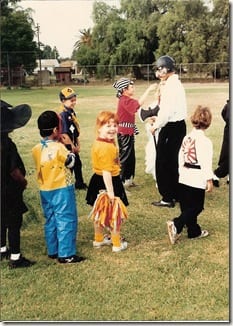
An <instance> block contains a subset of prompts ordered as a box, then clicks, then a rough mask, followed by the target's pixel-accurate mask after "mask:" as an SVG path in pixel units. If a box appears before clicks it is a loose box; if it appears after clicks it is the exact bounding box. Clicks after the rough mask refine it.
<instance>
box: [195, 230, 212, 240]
mask: <svg viewBox="0 0 233 326" xmlns="http://www.w3.org/2000/svg"><path fill="white" fill-rule="evenodd" d="M208 235H209V232H208V231H207V230H202V231H201V234H200V235H199V236H198V237H196V239H199V238H205V237H208ZM194 239H195V238H194Z"/></svg>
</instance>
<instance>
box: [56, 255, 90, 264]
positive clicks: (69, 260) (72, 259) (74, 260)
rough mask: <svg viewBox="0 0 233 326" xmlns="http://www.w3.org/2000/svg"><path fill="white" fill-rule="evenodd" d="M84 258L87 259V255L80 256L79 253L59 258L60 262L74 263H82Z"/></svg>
mask: <svg viewBox="0 0 233 326" xmlns="http://www.w3.org/2000/svg"><path fill="white" fill-rule="evenodd" d="M84 260H86V258H85V257H80V256H77V255H73V256H71V257H67V258H58V262H59V263H60V264H74V263H80V262H82V261H84Z"/></svg>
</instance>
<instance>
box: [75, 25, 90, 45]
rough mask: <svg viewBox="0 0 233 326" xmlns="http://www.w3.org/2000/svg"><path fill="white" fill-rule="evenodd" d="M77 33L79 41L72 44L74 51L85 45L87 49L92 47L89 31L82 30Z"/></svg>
mask: <svg viewBox="0 0 233 326" xmlns="http://www.w3.org/2000/svg"><path fill="white" fill-rule="evenodd" d="M79 33H80V34H81V37H80V39H79V40H78V41H77V42H75V44H74V50H78V49H79V48H80V46H82V45H87V46H89V47H91V46H92V34H91V29H90V28H88V29H82V30H80V31H79Z"/></svg>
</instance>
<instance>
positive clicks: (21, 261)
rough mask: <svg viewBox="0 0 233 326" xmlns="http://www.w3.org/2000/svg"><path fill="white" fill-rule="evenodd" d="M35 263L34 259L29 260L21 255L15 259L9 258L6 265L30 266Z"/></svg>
mask: <svg viewBox="0 0 233 326" xmlns="http://www.w3.org/2000/svg"><path fill="white" fill-rule="evenodd" d="M35 263H36V262H35V261H31V260H29V259H27V258H25V257H23V256H20V258H19V259H17V260H12V259H10V261H9V263H8V266H9V267H10V268H20V267H30V266H32V265H34V264H35Z"/></svg>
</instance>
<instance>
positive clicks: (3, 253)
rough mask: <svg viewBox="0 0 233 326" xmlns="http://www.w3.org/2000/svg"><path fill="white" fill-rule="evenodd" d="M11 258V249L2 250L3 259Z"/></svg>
mask: <svg viewBox="0 0 233 326" xmlns="http://www.w3.org/2000/svg"><path fill="white" fill-rule="evenodd" d="M9 258H10V251H9V249H7V250H6V251H4V252H1V260H3V259H9Z"/></svg>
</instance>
